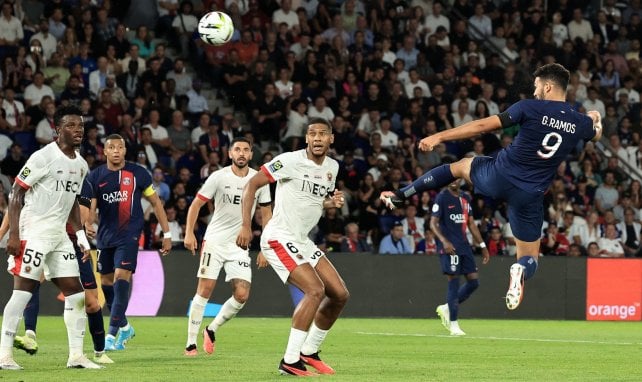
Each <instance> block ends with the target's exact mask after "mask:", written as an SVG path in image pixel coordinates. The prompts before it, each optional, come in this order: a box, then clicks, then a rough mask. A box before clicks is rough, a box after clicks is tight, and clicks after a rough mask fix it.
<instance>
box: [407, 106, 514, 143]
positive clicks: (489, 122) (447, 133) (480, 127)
mask: <svg viewBox="0 0 642 382" xmlns="http://www.w3.org/2000/svg"><path fill="white" fill-rule="evenodd" d="M501 115H502V114H498V115H491V116H490V117H486V118H482V119H478V120H476V121H471V122H468V123H464V124H463V125H461V126H458V127H455V128H454V129H449V130H444V131H440V132H438V133H436V134H433V135H430V136H428V137H426V138H424V139H422V140H421V141H419V150H421V151H432V150H433V149H434V148H435V147H437V145H439V144H440V143H443V142H449V141H458V140H462V139H468V138H472V137H476V136H478V135H480V134H483V133H488V132H491V131H493V130H497V129H500V128H502V127H503V126H504V124H503V123H502V119H501Z"/></svg>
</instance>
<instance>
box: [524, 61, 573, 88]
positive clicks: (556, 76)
mask: <svg viewBox="0 0 642 382" xmlns="http://www.w3.org/2000/svg"><path fill="white" fill-rule="evenodd" d="M533 76H535V77H539V78H541V79H543V80H549V81H553V82H555V83H556V84H557V85H558V86H559V87H560V88H562V90H564V91H566V87H567V86H568V81H569V78H570V77H571V73H570V72H569V71H568V70H567V69H566V68H565V67H563V66H562V65H560V64H558V63H553V64H546V65H542V66H540V67H539V68H537V70H535V73H533Z"/></svg>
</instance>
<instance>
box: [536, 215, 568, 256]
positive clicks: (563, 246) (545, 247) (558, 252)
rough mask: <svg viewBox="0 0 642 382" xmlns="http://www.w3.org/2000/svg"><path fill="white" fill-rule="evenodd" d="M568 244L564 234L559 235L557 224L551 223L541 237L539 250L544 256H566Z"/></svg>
mask: <svg viewBox="0 0 642 382" xmlns="http://www.w3.org/2000/svg"><path fill="white" fill-rule="evenodd" d="M569 246H570V243H569V241H568V239H567V238H566V236H565V235H564V233H560V232H559V229H558V227H557V223H556V222H554V221H551V222H549V223H548V227H547V228H546V234H545V235H544V237H542V242H541V246H540V250H541V252H542V254H543V255H544V256H566V255H567V253H568V249H569Z"/></svg>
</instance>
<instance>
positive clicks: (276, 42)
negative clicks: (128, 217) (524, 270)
mask: <svg viewBox="0 0 642 382" xmlns="http://www.w3.org/2000/svg"><path fill="white" fill-rule="evenodd" d="M545 4H546V7H545ZM210 10H222V11H225V12H226V13H228V14H229V15H230V16H231V18H232V20H233V22H234V25H235V29H236V30H235V33H234V36H233V38H232V41H231V42H229V43H227V44H225V45H222V46H209V45H206V44H204V43H203V42H202V41H201V40H200V38H199V36H198V33H197V32H196V27H197V23H198V19H199V18H200V16H201V15H203V14H204V13H206V12H207V11H210ZM1 12H2V14H1V15H0V57H1V61H0V74H1V84H2V91H1V93H0V98H2V99H1V100H0V102H1V103H2V108H1V111H2V115H1V117H0V160H1V162H0V171H1V175H0V185H1V186H0V187H2V191H3V192H4V194H5V197H4V198H0V210H2V211H6V194H7V193H8V191H9V189H10V188H11V184H12V182H13V178H14V177H15V176H16V175H17V173H18V171H19V170H20V168H21V167H22V165H23V164H24V163H25V160H26V158H27V157H28V156H29V155H30V154H31V153H32V152H33V151H35V150H36V149H38V148H39V147H41V146H42V145H45V144H47V143H49V142H51V141H52V140H53V139H55V137H54V126H53V120H52V117H53V114H54V113H55V110H56V107H59V106H60V105H68V104H73V105H77V106H79V107H80V108H81V109H82V111H83V113H84V119H85V122H86V124H85V127H86V139H85V140H84V142H83V144H82V149H81V152H82V155H83V156H84V157H85V159H86V160H87V162H88V164H89V165H90V167H91V168H93V167H95V166H97V165H98V164H101V163H104V155H103V139H104V137H106V136H107V135H109V134H112V133H118V134H120V135H122V136H123V137H124V138H125V141H126V143H127V154H128V159H129V160H131V161H134V162H136V163H139V164H140V165H141V166H144V167H146V168H147V169H148V170H149V171H150V172H151V173H152V176H153V179H154V184H155V186H156V188H157V190H158V192H159V195H160V197H161V199H162V200H163V201H164V203H165V208H166V211H167V216H168V219H169V221H170V225H171V229H172V233H173V235H172V236H173V237H174V238H176V242H175V243H174V244H175V245H176V246H177V247H182V238H183V231H184V227H185V219H186V216H187V210H188V208H189V205H190V203H191V200H192V198H193V197H194V195H195V193H196V190H197V189H198V187H199V186H200V185H201V184H202V183H203V182H204V180H205V179H206V178H207V176H208V175H209V174H211V173H212V172H213V171H216V170H218V169H220V168H221V167H223V166H225V165H227V164H229V163H228V162H229V160H228V155H227V149H228V146H229V143H230V141H231V140H232V139H233V138H234V137H236V136H245V137H248V138H250V139H252V141H253V142H255V144H254V157H253V160H252V166H253V167H258V166H260V165H261V164H262V163H264V162H266V161H268V160H269V159H271V158H272V157H273V156H274V155H276V154H278V153H280V152H282V151H290V150H296V149H300V148H303V147H305V126H306V121H307V120H308V118H310V117H323V118H326V119H328V120H330V121H332V124H333V127H334V134H335V140H334V145H333V148H332V152H331V156H332V157H334V158H335V159H337V160H339V161H340V173H339V177H338V183H337V185H338V188H339V189H341V190H343V191H344V193H345V196H346V204H345V205H344V206H343V207H342V208H341V209H340V210H336V209H330V210H328V211H327V213H326V214H325V215H324V216H323V217H322V218H321V220H320V222H319V224H318V226H317V228H318V229H317V231H316V233H315V241H316V242H317V243H319V244H320V245H323V246H324V247H325V248H326V249H327V250H328V251H336V252H338V251H341V252H362V251H366V252H368V251H377V250H378V248H379V246H380V245H379V244H380V243H381V242H382V241H384V242H385V245H382V246H381V247H382V248H383V249H384V252H386V253H418V254H433V253H434V252H435V251H436V245H435V238H434V235H433V234H432V232H431V231H430V227H429V224H428V219H429V217H430V214H431V205H432V200H433V199H434V197H435V195H436V193H430V192H425V193H423V194H422V195H421V196H420V197H418V198H415V199H413V200H412V201H411V202H410V203H409V204H408V205H407V206H406V207H405V208H400V209H396V210H394V211H392V212H390V211H387V210H386V209H385V207H384V206H383V205H382V203H381V202H380V201H379V199H378V196H379V192H380V191H382V190H392V189H398V188H400V187H401V186H403V185H405V184H407V183H408V182H410V181H412V180H413V179H416V178H417V177H418V176H419V175H421V174H423V173H424V172H425V171H426V170H427V169H430V168H432V167H434V166H436V165H440V164H442V163H447V162H450V161H453V160H456V159H458V158H461V157H463V156H478V155H491V156H492V155H493V154H494V153H495V152H496V151H497V150H498V149H500V148H502V147H505V146H507V145H509V144H510V143H511V141H512V139H513V137H514V136H515V135H516V134H517V133H518V131H519V129H518V128H514V129H509V130H504V131H499V132H496V133H495V134H485V135H483V136H481V137H477V138H475V139H471V140H468V141H462V142H449V143H447V144H442V145H441V146H440V147H439V148H438V149H437V150H435V151H432V152H428V153H426V152H421V151H418V150H417V145H416V143H417V141H418V139H420V138H422V137H424V136H427V135H429V134H431V133H434V132H436V131H441V130H444V129H450V128H452V127H454V126H458V125H460V124H462V123H464V122H467V121H471V120H474V119H478V118H483V117H486V116H489V115H493V114H497V113H499V112H501V111H503V110H505V109H506V107H507V106H509V105H511V104H512V103H514V102H516V101H518V100H520V99H523V98H530V97H531V96H532V89H533V87H532V81H533V78H532V72H533V71H534V69H535V68H536V67H537V66H538V65H541V64H545V63H550V62H558V63H560V64H562V65H564V66H565V67H566V68H567V69H569V71H570V72H571V81H570V84H569V88H568V102H569V103H571V104H572V105H574V106H575V107H576V108H577V109H578V110H581V111H587V110H598V111H599V112H600V113H601V114H602V117H603V126H604V136H605V137H606V138H605V139H604V142H603V143H598V144H596V145H594V144H592V143H587V144H586V145H585V146H584V147H578V148H577V150H576V152H575V153H574V155H573V156H572V157H569V158H568V161H567V162H566V163H564V164H562V165H561V166H560V168H559V169H558V172H557V176H556V178H555V181H554V183H553V186H552V187H551V189H550V190H549V192H548V193H547V195H546V205H545V209H546V210H547V211H548V219H547V223H546V224H545V226H544V227H543V229H542V238H543V240H542V246H541V252H542V254H543V255H545V256H547V255H558V256H565V255H567V256H586V255H588V256H600V257H621V256H627V257H634V256H641V255H642V252H641V251H640V249H641V247H640V234H641V231H642V225H641V224H640V222H641V221H642V187H641V181H642V140H641V137H640V135H641V134H642V108H640V94H639V90H640V89H642V65H641V63H640V60H641V59H642V52H641V47H640V43H641V41H642V21H641V17H642V8H641V5H640V0H631V1H630V2H628V4H620V3H616V1H615V0H604V1H603V2H600V1H592V2H590V4H589V5H588V6H587V5H586V3H585V2H581V1H579V0H551V1H548V2H544V1H542V0H507V1H491V0H479V1H467V0H454V1H452V0H451V1H445V2H443V3H442V2H440V1H436V0H433V1H431V0H377V1H361V0H280V1H277V0H261V1H259V0H214V1H212V0H210V1H207V0H204V1H198V0H195V1H181V2H178V1H177V0H167V1H154V0H136V1H116V0H112V1H110V0H47V1H36V0H30V1H29V0H15V1H4V2H2V9H1ZM213 105H223V106H221V107H217V108H213V107H212V106H213ZM473 204H474V214H475V219H476V220H477V221H478V224H479V228H480V231H481V233H482V235H483V236H484V238H485V240H486V242H487V243H488V248H489V251H490V254H491V255H492V256H499V255H514V240H513V238H512V234H511V230H510V225H509V224H508V222H507V220H506V211H505V205H504V203H501V202H498V201H495V200H489V199H484V198H478V197H476V198H474V199H473ZM146 211H147V213H146V218H148V221H149V224H148V225H147V228H146V232H145V239H144V241H143V242H141V246H142V247H145V248H150V247H153V246H155V245H158V244H159V243H160V239H161V237H162V235H159V232H160V227H158V226H157V225H156V224H155V219H154V217H153V213H152V208H151V206H147V209H146ZM210 213H211V210H208V209H202V211H201V215H202V216H200V219H199V224H198V232H199V235H197V237H200V236H201V235H202V234H203V233H204V230H205V227H206V223H207V218H208V216H209V214H210ZM256 219H260V214H257V217H256ZM255 223H256V224H255V228H256V229H255V231H254V233H255V236H256V240H255V241H254V243H253V249H258V235H260V228H259V227H260V222H259V221H256V222H255ZM386 248H392V249H391V250H386ZM400 248H401V249H400Z"/></svg>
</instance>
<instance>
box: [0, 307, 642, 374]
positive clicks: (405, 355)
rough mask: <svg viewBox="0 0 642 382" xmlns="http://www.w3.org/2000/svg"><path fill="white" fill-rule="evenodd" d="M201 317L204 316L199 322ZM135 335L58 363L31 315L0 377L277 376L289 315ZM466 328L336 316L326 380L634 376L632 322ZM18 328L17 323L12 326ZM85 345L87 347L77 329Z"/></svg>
mask: <svg viewBox="0 0 642 382" xmlns="http://www.w3.org/2000/svg"><path fill="white" fill-rule="evenodd" d="M209 320H210V319H209V318H206V319H205V320H204V322H209ZM130 322H131V324H132V325H134V327H135V328H136V337H135V338H134V339H133V340H132V341H131V342H130V343H129V346H128V348H127V350H125V351H123V352H115V353H110V356H111V357H112V359H113V360H114V361H115V362H116V363H115V364H113V365H108V366H107V368H106V369H103V370H77V369H70V370H68V369H66V368H65V363H66V360H67V336H66V331H65V329H64V325H63V321H62V317H41V318H40V319H39V321H38V344H39V351H38V354H36V355H35V356H29V355H27V354H25V353H24V352H22V351H20V350H15V352H14V356H15V359H16V361H17V362H18V363H19V364H20V365H22V366H23V367H24V368H25V370H22V371H9V370H0V380H2V381H38V382H43V381H76V380H78V381H91V382H98V381H116V382H121V381H135V382H142V381H181V382H185V381H283V380H287V379H292V378H294V377H289V376H280V375H278V373H277V371H276V369H277V365H278V362H279V360H280V359H281V357H282V355H283V351H284V349H285V344H286V341H287V335H288V333H289V326H290V325H289V323H290V320H289V319H287V318H246V317H238V318H235V319H234V320H232V321H230V322H229V323H227V324H226V325H225V326H223V327H222V328H221V329H219V331H218V333H217V343H216V345H217V349H216V352H215V353H214V355H212V356H208V355H206V354H205V353H204V352H203V351H202V349H201V341H202V338H201V337H200V336H199V344H198V346H199V355H198V356H197V357H193V358H188V357H185V356H183V349H184V346H185V336H186V331H187V329H186V325H187V318H186V317H158V318H139V317H132V318H130ZM460 324H461V327H462V329H463V330H464V331H465V332H466V333H467V334H468V335H467V336H465V337H461V338H454V337H450V336H448V335H447V333H446V331H445V330H444V329H443V327H442V326H441V323H440V321H439V320H438V319H437V318H436V317H435V318H427V319H355V318H340V319H339V321H337V324H336V325H335V327H334V328H333V330H332V331H331V332H330V334H329V335H328V338H327V339H326V342H325V344H324V346H323V348H322V353H321V356H322V358H323V359H324V360H326V362H328V363H329V364H330V365H332V366H333V367H334V368H335V370H336V371H337V374H336V375H333V376H320V377H319V378H320V379H322V380H327V381H350V382H358V381H404V382H409V381H502V380H505V381H509V380H510V381H538V382H544V381H640V380H642V366H641V365H642V361H641V360H642V327H641V326H640V323H639V322H619V323H617V322H582V321H526V320H514V321H510V320H475V319H462V320H460ZM20 333H22V328H21V329H20ZM85 351H86V353H87V354H88V355H89V354H91V351H92V345H91V339H90V338H89V337H88V336H87V337H85Z"/></svg>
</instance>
